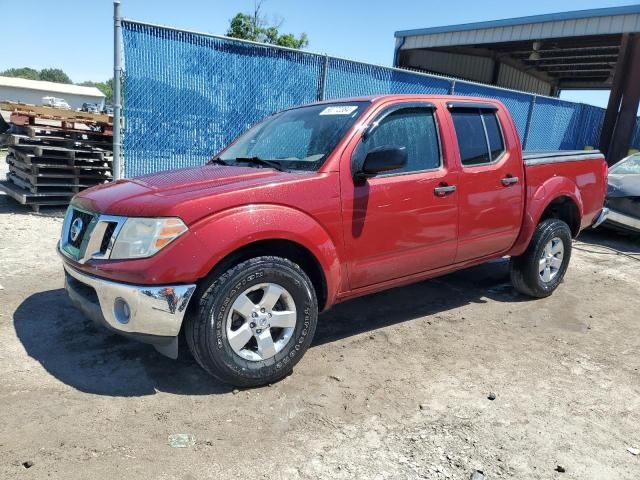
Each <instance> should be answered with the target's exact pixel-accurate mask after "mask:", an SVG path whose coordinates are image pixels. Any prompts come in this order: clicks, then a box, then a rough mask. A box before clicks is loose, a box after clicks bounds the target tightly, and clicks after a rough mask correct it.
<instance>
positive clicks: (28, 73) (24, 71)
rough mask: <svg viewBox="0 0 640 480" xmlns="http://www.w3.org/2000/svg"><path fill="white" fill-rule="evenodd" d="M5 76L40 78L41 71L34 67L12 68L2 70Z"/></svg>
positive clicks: (2, 74) (28, 78)
mask: <svg viewBox="0 0 640 480" xmlns="http://www.w3.org/2000/svg"><path fill="white" fill-rule="evenodd" d="M0 75H1V76H3V77H18V78H26V79H27V80H40V72H39V71H38V70H36V69H34V68H29V67H22V68H10V69H8V70H5V71H4V72H0Z"/></svg>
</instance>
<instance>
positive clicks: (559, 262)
mask: <svg viewBox="0 0 640 480" xmlns="http://www.w3.org/2000/svg"><path fill="white" fill-rule="evenodd" d="M570 258H571V230H570V229H569V226H568V225H567V224H566V223H565V222H563V221H562V220H558V219H557V218H549V219H547V220H544V221H542V222H540V224H539V225H538V226H537V228H536V231H535V232H534V234H533V237H532V238H531V242H530V243H529V246H528V247H527V249H526V250H525V252H524V253H523V254H522V255H520V256H518V257H511V262H510V271H511V283H512V284H513V286H514V288H515V289H516V290H517V291H518V292H520V293H522V294H524V295H528V296H530V297H535V298H544V297H548V296H549V295H551V294H552V293H553V291H554V290H555V289H556V288H558V285H560V283H561V282H562V279H563V278H564V275H565V273H566V271H567V267H568V266H569V260H570Z"/></svg>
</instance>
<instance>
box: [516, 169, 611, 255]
mask: <svg viewBox="0 0 640 480" xmlns="http://www.w3.org/2000/svg"><path fill="white" fill-rule="evenodd" d="M603 162H604V159H593V160H578V161H564V162H555V163H543V164H537V165H527V164H526V163H525V178H526V186H527V188H526V194H525V195H526V201H525V212H524V219H523V223H522V229H521V232H520V235H519V236H518V240H517V241H516V243H515V244H514V246H513V247H512V249H511V251H510V252H509V255H520V254H522V253H523V252H524V250H525V249H526V248H527V246H528V245H529V241H530V240H531V237H532V236H533V232H534V231H535V228H536V226H537V225H538V223H539V222H540V218H541V217H542V214H543V213H544V211H545V209H546V208H547V206H549V204H550V203H551V202H552V201H554V200H555V199H557V198H559V197H563V196H564V197H568V198H570V199H571V200H573V202H574V203H575V204H576V206H577V207H578V213H579V216H580V230H582V229H584V228H587V227H588V226H590V225H591V224H592V223H593V222H594V220H595V218H596V216H597V215H598V213H599V212H600V210H601V209H602V206H603V204H604V196H605V192H606V179H605V178H604V167H603Z"/></svg>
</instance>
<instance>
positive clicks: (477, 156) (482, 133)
mask: <svg viewBox="0 0 640 480" xmlns="http://www.w3.org/2000/svg"><path fill="white" fill-rule="evenodd" d="M451 117H452V118H453V125H454V128H455V131H456V137H457V139H458V148H459V150H460V161H461V162H462V165H463V166H474V165H482V164H486V163H491V162H493V161H495V160H497V159H498V157H500V155H502V153H503V152H504V140H503V138H502V131H501V130H500V125H499V123H498V119H497V117H496V114H495V113H494V112H492V111H487V110H484V111H483V110H479V109H474V108H461V109H454V110H453V111H452V112H451Z"/></svg>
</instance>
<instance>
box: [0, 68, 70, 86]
mask: <svg viewBox="0 0 640 480" xmlns="http://www.w3.org/2000/svg"><path fill="white" fill-rule="evenodd" d="M0 75H1V76H4V77H18V78H26V79H27V80H43V81H45V82H56V83H73V82H72V81H71V79H70V78H69V76H68V75H67V74H66V73H64V72H63V71H62V70H60V69H59V68H43V69H42V70H36V69H35V68H30V67H22V68H10V69H8V70H5V71H4V72H0Z"/></svg>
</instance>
